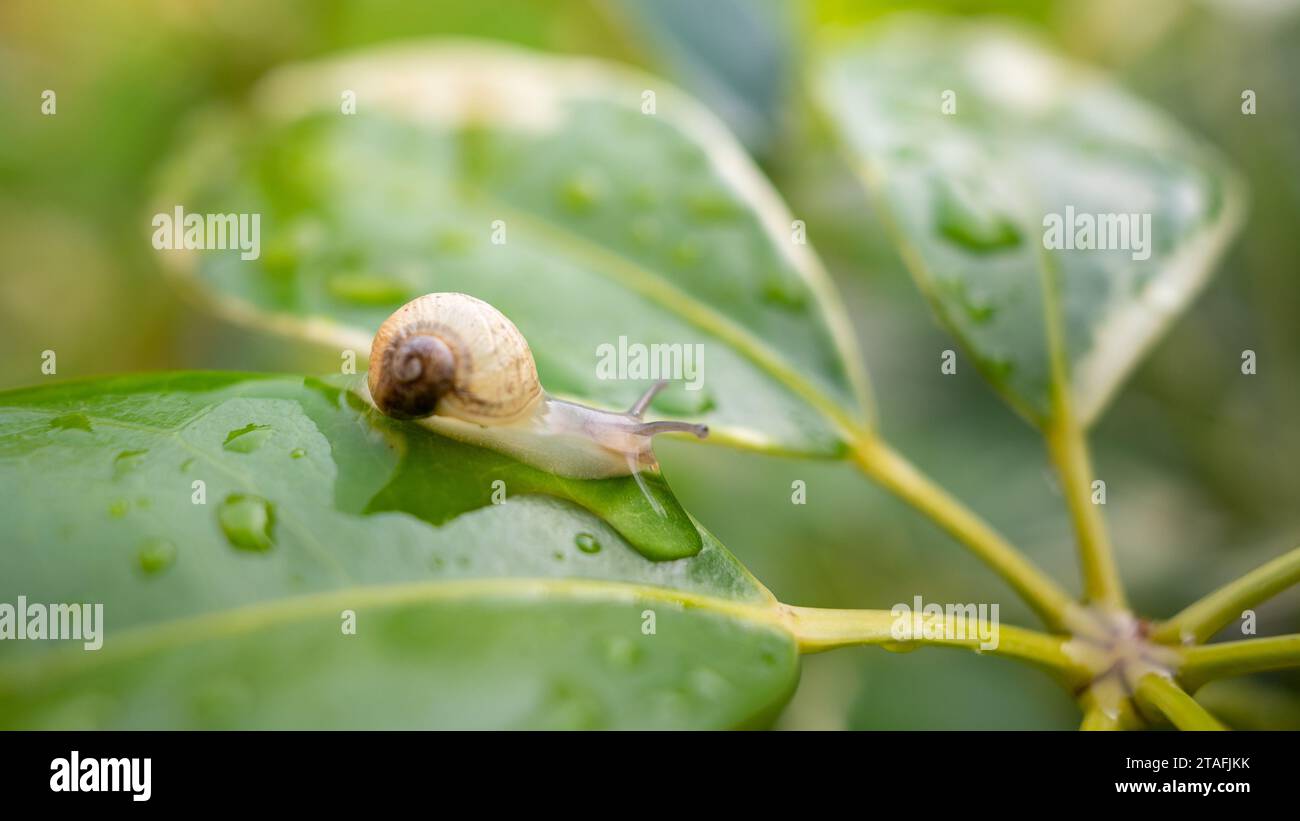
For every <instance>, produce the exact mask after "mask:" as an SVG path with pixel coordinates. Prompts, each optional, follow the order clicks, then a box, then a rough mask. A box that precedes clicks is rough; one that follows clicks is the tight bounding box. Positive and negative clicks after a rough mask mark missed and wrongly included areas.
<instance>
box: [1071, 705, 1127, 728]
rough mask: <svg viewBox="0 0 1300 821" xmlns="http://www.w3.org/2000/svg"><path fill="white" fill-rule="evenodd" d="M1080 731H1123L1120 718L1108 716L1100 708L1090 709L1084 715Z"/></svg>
mask: <svg viewBox="0 0 1300 821" xmlns="http://www.w3.org/2000/svg"><path fill="white" fill-rule="evenodd" d="M1079 729H1080V730H1122V729H1123V727H1121V726H1120V723H1119V719H1118V718H1111V717H1110V716H1108V715H1106V713H1105V712H1104V711H1102V709H1101V708H1100V707H1089V708H1088V709H1087V711H1085V712H1084V714H1083V723H1082V724H1080V725H1079Z"/></svg>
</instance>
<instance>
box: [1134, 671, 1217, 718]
mask: <svg viewBox="0 0 1300 821" xmlns="http://www.w3.org/2000/svg"><path fill="white" fill-rule="evenodd" d="M1136 695H1137V700H1138V703H1140V704H1141V705H1142V706H1143V707H1147V708H1150V709H1152V710H1155V711H1156V712H1158V713H1160V714H1161V715H1163V716H1164V717H1165V718H1167V719H1169V723H1170V724H1172V725H1174V726H1175V727H1177V728H1178V729H1180V730H1226V729H1228V728H1227V727H1224V726H1223V724H1222V722H1220V721H1219V720H1218V719H1217V718H1215V717H1214V716H1212V715H1210V711H1209V710H1206V709H1205V708H1204V707H1202V706H1201V705H1200V704H1197V703H1196V699H1194V698H1192V697H1191V696H1190V695H1188V694H1187V691H1186V690H1184V689H1183V688H1181V687H1179V686H1178V685H1177V684H1175V683H1174V682H1172V681H1170V680H1169V679H1167V678H1165V677H1164V676H1161V675H1156V674H1155V673H1152V674H1150V675H1146V676H1143V677H1142V680H1141V681H1139V682H1138V686H1137V694H1136Z"/></svg>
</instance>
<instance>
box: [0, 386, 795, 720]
mask: <svg viewBox="0 0 1300 821" xmlns="http://www.w3.org/2000/svg"><path fill="white" fill-rule="evenodd" d="M350 397H353V394H352V393H350V392H348V391H345V390H340V389H339V388H337V387H335V386H332V385H329V384H325V383H322V382H318V381H315V380H310V379H309V380H303V379H300V378H289V377H265V376H247V375H236V374H202V373H194V374H174V375H159V376H141V377H124V378H119V379H109V380H100V381H93V382H85V383H68V384H63V385H55V386H52V387H45V388H35V389H28V390H22V391H15V392H9V393H3V394H0V519H2V520H3V521H4V522H5V530H6V534H5V544H4V547H3V549H0V631H4V630H6V629H11V630H12V629H15V628H14V624H13V623H10V624H9V625H8V627H7V628H6V625H5V617H4V609H3V607H4V606H5V605H8V606H10V607H11V608H16V607H17V606H18V605H19V603H20V600H19V597H20V596H21V597H25V600H26V602H28V603H32V604H69V603H88V604H93V603H98V604H102V605H103V619H104V625H105V632H104V638H103V646H102V648H101V649H98V650H87V649H83V646H82V643H81V642H76V641H52V640H51V641H35V640H26V641H24V640H5V641H0V727H4V728H11V727H130V728H135V727H205V728H225V727H468V726H472V727H485V726H491V727H631V726H653V727H727V726H739V725H748V724H752V723H759V722H762V721H763V720H764V719H765V718H767V717H770V715H771V714H772V713H773V711H774V710H776V709H777V708H779V706H780V705H781V704H782V703H783V702H784V700H785V698H786V697H787V696H788V695H789V693H790V692H791V690H792V688H793V686H794V683H795V680H796V678H797V674H798V673H797V661H796V650H795V642H794V639H793V638H792V636H791V635H790V633H789V632H788V631H787V630H786V629H784V628H782V627H781V626H780V622H779V619H778V615H777V613H778V611H777V609H776V608H777V605H776V602H775V600H774V599H773V598H772V597H771V594H770V593H768V592H767V591H766V590H765V589H764V588H763V587H762V586H761V585H759V584H758V583H757V582H756V581H755V580H754V579H753V578H752V577H751V576H750V575H749V574H748V573H747V572H746V571H745V570H744V568H742V567H741V566H740V565H739V564H738V563H737V562H736V560H735V559H734V558H733V557H732V556H731V555H730V554H729V553H728V552H727V551H726V550H725V549H723V548H722V547H721V546H720V545H719V544H718V543H717V542H716V541H715V540H714V539H713V538H712V537H710V536H709V535H708V534H703V535H702V536H701V535H700V533H699V531H697V530H696V528H695V527H694V526H693V525H691V527H690V536H689V537H687V536H685V535H684V534H683V531H682V530H681V529H680V528H678V527H677V526H676V525H674V524H672V523H671V522H670V523H667V524H660V523H658V522H656V521H654V519H657V517H654V516H653V514H651V515H650V517H641V518H637V517H635V516H632V515H630V514H629V513H628V511H630V510H631V508H632V507H633V501H632V500H629V499H626V498H625V497H624V495H623V491H624V489H626V488H625V487H624V486H625V485H626V484H627V482H629V481H631V480H626V479H615V480H602V481H595V482H569V481H566V480H558V479H556V478H555V477H552V476H550V475H548V474H544V473H541V472H539V471H535V470H533V469H532V468H529V467H527V466H525V465H521V464H518V463H515V462H512V461H511V460H509V459H508V458H506V457H504V456H502V455H500V454H498V453H495V452H493V451H488V450H483V449H479V448H474V447H471V446H468V445H465V444H462V443H459V442H454V441H451V440H446V439H442V438H440V437H438V436H436V435H434V434H432V433H430V432H429V431H427V430H426V429H424V428H422V427H420V426H418V425H415V424H411V423H399V422H395V421H393V420H391V419H388V418H386V417H383V416H381V415H379V414H378V413H376V412H374V411H373V410H372V409H370V408H369V407H368V406H364V405H361V404H360V403H358V402H356V401H355V400H354V399H350ZM495 479H500V480H502V481H503V482H504V483H505V489H506V492H507V496H506V501H505V503H504V504H492V503H491V493H492V488H491V482H492V481H493V480H495ZM656 481H657V482H659V485H658V486H659V492H660V493H661V494H662V495H661V496H660V500H661V501H669V500H671V498H672V497H671V495H670V494H669V493H668V491H667V488H666V486H663V485H662V483H661V481H660V480H656ZM196 482H201V483H202V484H201V485H200V484H195V483H196ZM632 487H633V489H635V485H634V484H633V486H632ZM200 490H201V491H202V493H203V496H204V497H205V498H197V497H196V495H195V494H196V493H198V492H199V491H200ZM196 501H199V502H203V503H196ZM639 507H640V508H642V509H645V508H648V507H649V506H648V505H647V504H646V503H645V501H644V500H640V501H639ZM598 514H599V515H598ZM681 515H683V514H681V513H680V508H679V507H677V506H676V505H675V503H674V505H673V508H672V509H671V510H670V511H669V517H668V518H669V519H672V518H673V517H674V516H681ZM685 521H686V522H687V524H690V521H689V519H686V520H685ZM674 538H675V539H678V540H680V541H679V542H678V543H677V544H676V545H675V546H674V543H673V542H672V539H674ZM638 541H640V542H644V544H639V545H638V547H639V548H640V550H641V551H646V552H653V551H659V556H660V557H663V555H664V554H666V553H672V552H674V551H675V552H676V554H677V555H684V556H687V557H685V558H678V559H675V560H672V561H653V560H651V559H650V558H647V557H646V556H645V555H642V553H641V552H638V550H637V549H634V548H633V544H634V543H637V542H638ZM681 541H684V544H683V543H681ZM647 546H649V548H648V547H647ZM345 611H353V612H355V615H356V634H355V635H346V634H345V633H344V631H343V629H342V628H343V625H344V617H345ZM646 611H653V613H654V617H655V621H654V627H655V630H654V633H653V634H646V633H645V632H643V625H644V624H647V623H648V622H647V617H648V614H647V612H646Z"/></svg>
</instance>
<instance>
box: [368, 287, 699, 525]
mask: <svg viewBox="0 0 1300 821" xmlns="http://www.w3.org/2000/svg"><path fill="white" fill-rule="evenodd" d="M665 384H666V383H663V382H659V383H657V384H655V385H654V386H653V387H651V388H650V389H649V390H648V391H647V392H646V393H645V395H643V396H642V397H641V398H640V399H639V400H637V403H636V404H635V405H633V406H632V408H631V409H629V410H628V411H627V412H625V413H620V412H617V411H608V410H602V409H600V408H592V407H588V406H586V405H582V404H579V403H577V402H569V401H566V400H563V399H557V398H555V397H552V396H550V395H549V394H547V393H546V391H545V390H544V389H543V388H542V385H541V381H540V379H539V378H538V376H537V366H536V364H535V362H534V360H533V354H532V351H531V349H529V347H528V342H527V340H525V339H524V336H523V334H522V333H520V332H519V329H518V328H516V327H515V325H514V323H513V322H511V321H510V320H509V319H507V318H506V316H505V315H504V314H502V313H501V312H500V311H498V310H497V309H496V308H494V307H492V306H491V305H489V304H488V303H486V302H484V301H482V300H480V299H475V298H474V297H472V296H468V295H466V294H458V293H435V294H426V295H424V296H422V297H418V298H416V299H414V300H412V301H410V302H408V303H406V304H405V305H403V306H402V307H401V308H398V309H397V311H395V312H394V313H393V314H392V315H391V316H390V317H389V318H388V319H387V320H385V321H384V323H383V324H382V325H381V326H380V327H379V330H378V332H377V333H376V334H375V337H374V341H373V342H372V344H371V349H370V365H369V372H368V374H367V389H368V393H369V398H370V401H371V403H372V404H373V405H374V406H375V407H376V408H378V409H379V411H380V412H381V413H384V414H386V415H388V416H392V417H394V418H398V419H411V420H415V421H417V422H418V424H420V425H423V426H424V427H427V428H429V429H430V430H433V431H434V432H436V433H439V434H442V435H444V436H448V437H451V438H453V439H458V440H461V441H465V442H468V443H470V444H473V445H478V446H480V447H487V448H491V449H493V450H497V451H500V452H502V453H506V454H507V455H510V456H512V457H514V458H516V459H518V460H519V461H521V462H524V463H525V464H529V465H532V466H534V467H538V468H541V469H543V470H546V471H548V472H551V473H555V474H558V475H560V476H567V477H570V478H576V479H603V478H608V477H612V476H627V475H632V476H636V477H637V479H638V481H640V477H639V473H640V471H642V470H644V469H653V468H655V467H657V463H656V460H655V457H654V449H653V446H652V445H653V438H654V436H656V435H657V434H660V433H668V432H681V433H691V434H694V435H695V436H698V437H699V438H701V439H702V438H704V437H705V436H707V435H708V428H707V427H705V426H703V425H694V424H689V423H686V422H673V421H662V422H646V421H644V420H643V419H642V418H641V416H642V414H643V413H644V411H645V409H646V407H647V406H649V404H650V401H651V400H652V399H653V398H654V396H655V394H656V393H658V391H659V390H661V389H662V388H663V387H664V385H665ZM642 489H643V490H644V486H643V488H642ZM647 497H648V498H651V501H653V497H650V496H649V494H648V493H647Z"/></svg>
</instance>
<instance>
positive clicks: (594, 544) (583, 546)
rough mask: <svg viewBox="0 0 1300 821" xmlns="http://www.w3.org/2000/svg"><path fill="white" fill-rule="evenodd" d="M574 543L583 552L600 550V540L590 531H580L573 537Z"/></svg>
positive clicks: (597, 551)
mask: <svg viewBox="0 0 1300 821" xmlns="http://www.w3.org/2000/svg"><path fill="white" fill-rule="evenodd" d="M573 543H574V544H576V545H577V546H578V549H579V550H581V551H582V552H583V553H599V552H600V542H599V541H597V540H596V537H595V536H593V535H591V534H590V533H579V534H578V535H577V536H574V537H573Z"/></svg>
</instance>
